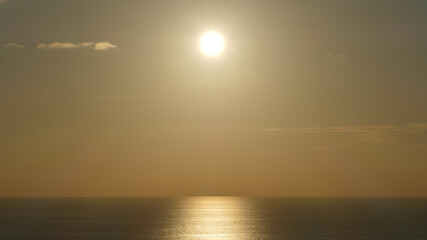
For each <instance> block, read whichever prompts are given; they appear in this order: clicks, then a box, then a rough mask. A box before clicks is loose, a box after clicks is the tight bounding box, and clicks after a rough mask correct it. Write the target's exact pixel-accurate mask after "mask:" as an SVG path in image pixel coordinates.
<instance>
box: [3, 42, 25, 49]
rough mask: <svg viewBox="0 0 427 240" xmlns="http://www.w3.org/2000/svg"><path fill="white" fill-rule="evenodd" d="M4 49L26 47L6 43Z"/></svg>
mask: <svg viewBox="0 0 427 240" xmlns="http://www.w3.org/2000/svg"><path fill="white" fill-rule="evenodd" d="M3 47H4V48H18V49H22V48H24V45H21V44H18V43H6V44H3Z"/></svg>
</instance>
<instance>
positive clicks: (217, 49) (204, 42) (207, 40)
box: [200, 32, 224, 56]
mask: <svg viewBox="0 0 427 240" xmlns="http://www.w3.org/2000/svg"><path fill="white" fill-rule="evenodd" d="M200 48H201V49H202V51H203V52H204V53H205V54H206V55H208V56H217V55H219V54H220V53H221V52H222V51H223V50H224V38H222V36H221V35H220V34H219V33H216V32H208V33H206V34H205V35H203V37H202V39H201V40H200Z"/></svg>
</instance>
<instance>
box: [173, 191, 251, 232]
mask: <svg viewBox="0 0 427 240" xmlns="http://www.w3.org/2000/svg"><path fill="white" fill-rule="evenodd" d="M253 221H254V216H253V211H251V206H250V204H249V203H248V202H247V201H245V200H244V198H233V197H194V198H186V199H185V200H183V201H182V202H181V206H180V207H179V210H178V211H177V212H176V215H175V221H174V223H173V225H174V226H173V227H172V229H173V230H172V232H170V235H169V237H167V239H177V240H196V239H197V240H217V239H218V240H219V239H221V240H243V239H245V240H250V239H254V238H253V234H252V233H254V231H255V230H256V229H254V227H257V224H254V222H253ZM258 227H259V226H258Z"/></svg>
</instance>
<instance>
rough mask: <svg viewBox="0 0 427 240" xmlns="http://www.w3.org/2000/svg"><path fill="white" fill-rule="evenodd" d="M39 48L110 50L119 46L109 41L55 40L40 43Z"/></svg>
mask: <svg viewBox="0 0 427 240" xmlns="http://www.w3.org/2000/svg"><path fill="white" fill-rule="evenodd" d="M36 48H37V49H42V50H49V49H76V48H90V49H93V50H97V51H98V50H108V49H113V48H117V46H116V45H114V44H111V43H109V42H97V43H94V42H83V43H70V42H53V43H40V44H39V45H37V47H36Z"/></svg>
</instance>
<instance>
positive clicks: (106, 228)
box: [0, 197, 427, 240]
mask: <svg viewBox="0 0 427 240" xmlns="http://www.w3.org/2000/svg"><path fill="white" fill-rule="evenodd" d="M0 239H1V240H15V239H28V240H39V239H43V240H45V239H46V240H71V239H72V240H119V239H120V240H127V239H171V240H172V239H173V240H193V239H194V240H195V239H199V240H204V239H212V240H213V239H223V240H238V239H239V240H240V239H241V240H255V239H284V240H319V239H328V240H332V239H334V240H338V239H342V240H380V239H381V240H382V239H384V240H426V239H427V199H426V198H418V199H417V198H413V199H400V198H239V197H191V198H86V199H85V198H68V199H66V198H63V199H0Z"/></svg>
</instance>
